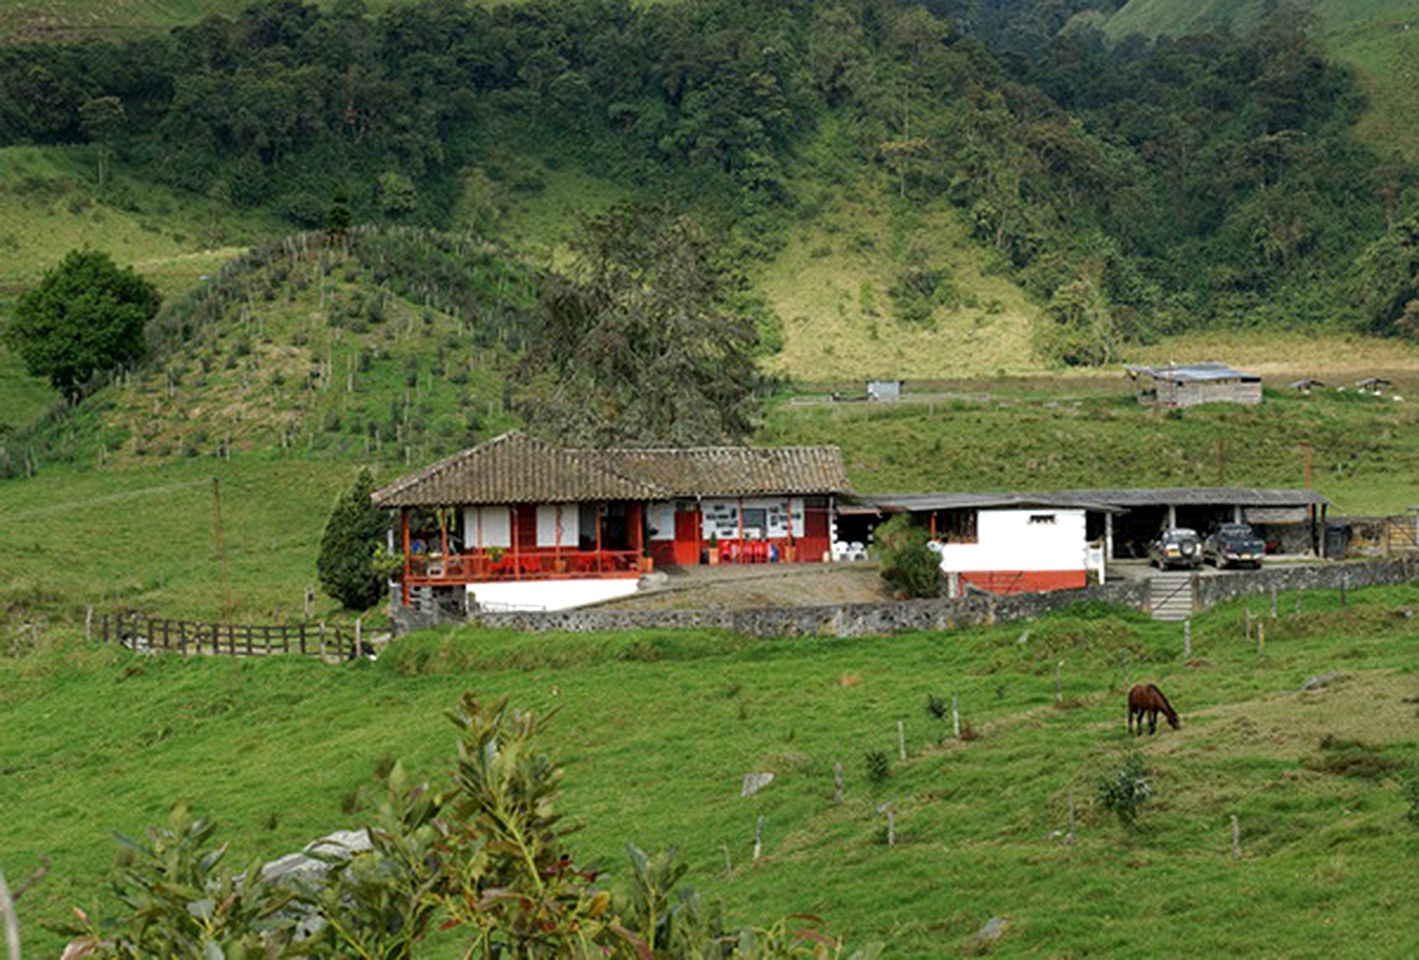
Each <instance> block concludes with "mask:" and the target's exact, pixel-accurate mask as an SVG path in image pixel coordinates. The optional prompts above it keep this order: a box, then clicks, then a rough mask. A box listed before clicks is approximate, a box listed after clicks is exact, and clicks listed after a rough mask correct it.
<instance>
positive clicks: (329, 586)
mask: <svg viewBox="0 0 1419 960" xmlns="http://www.w3.org/2000/svg"><path fill="white" fill-rule="evenodd" d="M374 489H375V486H374V477H373V476H371V475H370V472H369V471H368V470H361V471H360V473H359V475H358V476H357V477H356V478H355V482H354V485H353V486H351V487H350V489H349V490H347V491H346V492H345V493H343V494H341V496H340V498H339V499H338V500H336V501H335V506H334V508H333V509H332V510H331V511H330V519H329V520H327V521H326V524H325V533H324V535H323V536H322V537H321V540H320V556H319V557H318V558H317V560H316V569H317V571H318V572H319V574H320V585H321V587H323V588H324V590H325V592H326V593H328V594H329V595H330V596H332V597H334V598H335V599H336V600H339V601H340V602H341V603H342V604H344V605H345V606H346V607H347V608H349V609H351V610H368V609H369V608H370V607H372V606H374V605H375V604H376V603H378V602H379V599H380V597H381V596H383V595H384V580H383V578H382V577H381V576H380V574H379V572H378V571H377V570H376V569H375V566H374V562H373V558H374V556H375V551H377V550H378V549H379V548H380V547H381V546H382V545H383V542H384V534H385V531H386V530H387V529H388V526H389V521H388V519H387V518H386V517H385V515H384V511H383V510H380V509H379V508H378V507H375V506H374V505H373V504H371V503H370V494H372V493H373V492H374Z"/></svg>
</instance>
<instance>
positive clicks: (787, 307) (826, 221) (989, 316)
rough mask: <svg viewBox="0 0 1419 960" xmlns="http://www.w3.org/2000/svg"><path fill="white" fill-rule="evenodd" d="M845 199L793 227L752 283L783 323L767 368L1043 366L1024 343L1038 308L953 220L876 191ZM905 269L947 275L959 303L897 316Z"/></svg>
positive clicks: (943, 210)
mask: <svg viewBox="0 0 1419 960" xmlns="http://www.w3.org/2000/svg"><path fill="white" fill-rule="evenodd" d="M849 192H851V193H854V194H855V196H856V199H854V200H851V201H848V200H845V199H842V198H841V196H840V195H839V196H833V197H832V198H830V199H828V200H827V201H826V204H827V206H826V207H825V208H824V209H823V210H821V211H820V212H818V213H817V214H816V215H815V216H814V217H813V218H811V219H809V220H806V221H805V222H803V223H801V224H799V225H798V226H796V227H794V228H792V229H791V230H790V232H789V240H788V243H787V245H786V247H785V248H784V250H783V251H782V252H781V253H780V254H778V255H777V256H776V257H775V258H774V259H773V261H771V262H769V263H766V264H764V265H763V267H762V268H761V269H760V270H759V271H758V272H757V274H756V277H755V279H756V281H757V282H758V286H759V288H760V290H762V291H763V293H764V295H765V296H766V297H767V298H768V301H769V303H770V304H771V305H772V306H773V307H774V309H775V310H776V311H777V312H778V314H779V316H780V317H781V318H782V319H783V324H784V348H783V350H782V352H780V353H778V354H777V355H775V356H774V357H773V358H772V359H771V360H770V367H771V369H773V370H774V371H776V372H779V373H783V374H786V375H788V376H790V377H793V378H795V379H799V380H825V379H833V378H840V377H841V378H850V377H860V378H866V377H873V376H892V377H932V378H937V377H960V376H971V375H980V374H994V373H997V372H1003V373H1007V374H1018V373H1024V372H1038V371H1039V370H1041V369H1042V365H1041V363H1040V361H1039V360H1038V359H1036V358H1035V356H1034V351H1033V349H1032V348H1031V345H1030V323H1031V320H1032V318H1033V317H1034V315H1035V313H1036V311H1037V308H1036V307H1035V306H1034V305H1033V304H1031V303H1030V302H1029V300H1028V299H1027V298H1026V296H1025V294H1024V292H1023V291H1021V290H1020V288H1019V287H1017V286H1015V284H1014V283H1012V282H1011V281H1010V280H1009V279H1008V278H1007V277H1006V276H1004V275H1002V274H1000V273H988V272H987V271H986V270H985V269H984V262H983V257H984V252H983V250H982V248H981V247H980V246H979V245H978V244H976V243H975V242H974V241H972V240H971V239H970V237H969V236H968V235H967V233H966V230H965V228H964V227H963V226H962V224H961V222H960V218H959V213H958V212H957V211H955V210H954V209H951V208H949V207H946V206H943V207H940V208H933V209H929V210H927V211H920V210H906V209H903V208H901V207H899V206H898V205H897V204H896V203H895V202H894V201H893V199H892V198H890V197H886V196H881V195H877V194H876V192H875V191H869V190H864V191H861V192H855V191H843V193H844V194H846V193H849ZM874 195H875V196H877V199H876V200H875V201H874V200H873V199H872V198H873V197H874ZM910 266H919V267H922V268H927V269H936V270H943V271H945V272H947V273H948V274H949V276H950V278H951V283H952V284H953V285H954V286H955V288H956V290H957V292H958V297H959V299H958V300H957V301H956V302H955V303H952V304H942V305H938V306H937V307H936V308H935V310H934V311H933V313H932V315H931V316H930V318H929V319H928V320H926V321H925V322H919V321H912V320H906V319H902V318H900V316H899V315H898V313H897V311H896V309H895V307H894V304H893V302H892V298H891V295H890V291H891V289H892V286H893V285H894V284H895V283H897V281H898V279H899V277H900V276H901V275H902V273H903V271H904V270H906V269H908V268H909V267H910Z"/></svg>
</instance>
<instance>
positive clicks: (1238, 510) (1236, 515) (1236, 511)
mask: <svg viewBox="0 0 1419 960" xmlns="http://www.w3.org/2000/svg"><path fill="white" fill-rule="evenodd" d="M1232 522H1233V523H1241V522H1242V505H1241V504H1239V503H1234V504H1232Z"/></svg>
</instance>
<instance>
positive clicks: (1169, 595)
mask: <svg viewBox="0 0 1419 960" xmlns="http://www.w3.org/2000/svg"><path fill="white" fill-rule="evenodd" d="M1192 576H1193V575H1192V573H1191V572H1190V571H1187V570H1174V571H1163V572H1161V573H1156V574H1154V575H1153V576H1152V578H1151V579H1149V581H1148V610H1149V612H1150V613H1152V615H1153V619H1154V620H1167V621H1170V622H1174V623H1180V622H1182V621H1183V620H1186V619H1187V618H1189V617H1191V616H1192Z"/></svg>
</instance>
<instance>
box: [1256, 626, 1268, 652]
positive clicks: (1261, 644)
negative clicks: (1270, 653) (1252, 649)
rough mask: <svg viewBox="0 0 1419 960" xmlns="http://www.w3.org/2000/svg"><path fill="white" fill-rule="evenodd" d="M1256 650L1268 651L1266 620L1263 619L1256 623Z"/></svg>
mask: <svg viewBox="0 0 1419 960" xmlns="http://www.w3.org/2000/svg"><path fill="white" fill-rule="evenodd" d="M1256 652H1257V653H1265V652H1266V622H1265V621H1262V622H1261V623H1258V624H1257V625H1256Z"/></svg>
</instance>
